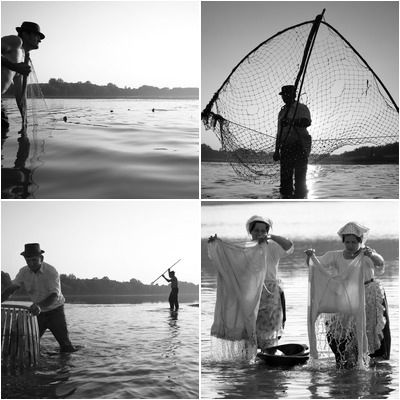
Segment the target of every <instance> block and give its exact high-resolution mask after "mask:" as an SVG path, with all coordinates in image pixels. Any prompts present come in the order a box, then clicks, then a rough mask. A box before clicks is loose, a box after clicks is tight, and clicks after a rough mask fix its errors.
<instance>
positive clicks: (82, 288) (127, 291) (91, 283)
mask: <svg viewBox="0 0 400 400" xmlns="http://www.w3.org/2000/svg"><path fill="white" fill-rule="evenodd" d="M178 278H179V276H178ZM161 279H162V278H161ZM60 280H61V290H62V293H63V294H64V295H102V296H107V295H152V294H153V295H158V294H167V293H169V291H170V288H169V286H168V285H158V284H155V285H146V284H144V283H142V282H141V281H139V280H137V279H134V278H132V279H131V280H130V281H129V282H118V281H115V280H111V279H109V278H108V277H107V276H104V277H103V278H91V279H80V278H77V277H76V276H75V275H73V274H69V275H66V274H61V275H60ZM10 285H11V278H10V275H9V274H8V273H7V272H4V271H1V287H2V290H4V289H5V288H7V287H8V286H10ZM179 292H180V293H183V294H198V292H199V285H195V284H194V283H190V282H179ZM15 294H16V295H20V296H25V295H26V294H27V293H26V292H25V290H24V289H23V288H21V289H19V290H18V291H17V292H15Z"/></svg>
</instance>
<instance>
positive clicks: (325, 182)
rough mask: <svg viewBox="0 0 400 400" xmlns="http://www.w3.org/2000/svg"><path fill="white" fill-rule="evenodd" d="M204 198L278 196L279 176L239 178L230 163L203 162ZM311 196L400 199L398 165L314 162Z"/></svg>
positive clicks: (309, 177)
mask: <svg viewBox="0 0 400 400" xmlns="http://www.w3.org/2000/svg"><path fill="white" fill-rule="evenodd" d="M201 187H202V188H201V196H202V198H203V199H206V198H210V199H279V197H280V194H279V178H278V180H277V181H276V182H274V183H265V184H259V183H252V182H248V181H244V180H242V179H240V178H239V177H238V176H237V175H236V174H235V172H234V170H233V169H232V167H231V166H230V164H229V163H223V162H218V163H211V162H202V163H201ZM307 187H308V190H309V192H308V198H309V199H397V198H398V197H399V166H398V165H393V164H383V165H382V164H379V165H341V164H338V165H336V164H334V165H312V164H310V165H309V166H308V171H307Z"/></svg>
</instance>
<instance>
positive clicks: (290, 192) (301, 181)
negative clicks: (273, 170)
mask: <svg viewBox="0 0 400 400" xmlns="http://www.w3.org/2000/svg"><path fill="white" fill-rule="evenodd" d="M307 165H308V157H307V155H306V154H305V151H304V150H303V148H302V146H301V145H300V144H298V143H295V144H290V145H285V146H284V147H282V149H281V187H280V193H281V195H282V197H283V198H286V199H291V198H295V199H304V198H305V197H307V182H306V175H307ZM293 176H294V188H293Z"/></svg>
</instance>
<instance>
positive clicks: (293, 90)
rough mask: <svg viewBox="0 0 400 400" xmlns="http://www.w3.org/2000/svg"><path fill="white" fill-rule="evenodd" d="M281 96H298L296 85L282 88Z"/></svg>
mask: <svg viewBox="0 0 400 400" xmlns="http://www.w3.org/2000/svg"><path fill="white" fill-rule="evenodd" d="M279 94H280V95H282V94H286V95H290V94H294V95H295V94H296V88H295V87H294V85H286V86H282V89H281V92H280V93H279Z"/></svg>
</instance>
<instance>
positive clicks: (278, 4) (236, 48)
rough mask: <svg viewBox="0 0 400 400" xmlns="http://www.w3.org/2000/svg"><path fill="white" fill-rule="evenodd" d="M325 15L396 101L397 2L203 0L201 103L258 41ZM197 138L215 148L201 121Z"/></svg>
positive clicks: (213, 140) (213, 141)
mask: <svg viewBox="0 0 400 400" xmlns="http://www.w3.org/2000/svg"><path fill="white" fill-rule="evenodd" d="M324 8H325V9H326V11H325V16H324V18H325V20H326V22H328V23H329V24H330V25H332V26H333V27H334V28H335V29H337V30H338V31H339V32H340V33H341V34H342V35H343V36H344V37H345V38H346V39H347V40H348V41H349V42H350V43H351V44H352V45H353V47H354V48H355V49H356V50H357V51H358V52H359V53H360V54H361V55H362V56H363V58H364V59H365V60H366V61H367V62H368V64H369V65H370V66H371V68H372V69H373V70H374V71H375V72H376V74H377V75H378V76H379V77H380V79H381V80H382V81H383V83H384V84H385V86H386V87H387V88H388V90H389V91H390V93H391V94H392V96H393V97H394V99H395V101H396V102H397V104H398V99H399V91H398V89H399V79H398V75H399V74H398V72H399V6H398V2H397V1H388V2H384V1H353V2H349V1H324V2H320V1H275V2H272V1H271V2H270V1H257V2H247V1H240V2H213V1H211V2H202V11H201V14H202V15H201V17H202V34H201V46H202V57H201V63H202V68H201V73H202V82H201V108H202V109H204V107H205V106H206V105H207V104H208V102H209V101H210V99H211V98H212V96H213V94H214V93H215V92H216V91H217V90H218V89H219V88H220V86H221V85H222V83H223V82H224V80H225V79H226V78H227V77H228V75H229V74H230V72H231V71H232V69H233V68H234V67H235V66H236V65H237V64H238V62H239V61H240V60H241V59H242V58H243V57H244V56H245V55H246V54H248V53H249V52H250V51H251V50H253V49H254V48H255V47H256V46H258V45H259V44H260V43H261V42H263V41H264V40H266V39H268V38H269V37H271V36H272V35H274V34H275V33H277V32H279V31H281V30H283V29H285V28H288V27H290V26H293V25H295V24H297V23H300V22H304V21H309V20H313V19H314V18H315V17H316V16H317V15H318V14H320V13H321V12H322V10H323V9H324ZM201 142H202V143H207V144H208V145H209V146H211V147H213V148H215V149H219V148H220V147H221V146H220V143H219V141H218V139H217V138H216V136H215V134H214V133H213V132H212V131H205V129H204V128H203V127H202V140H201Z"/></svg>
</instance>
